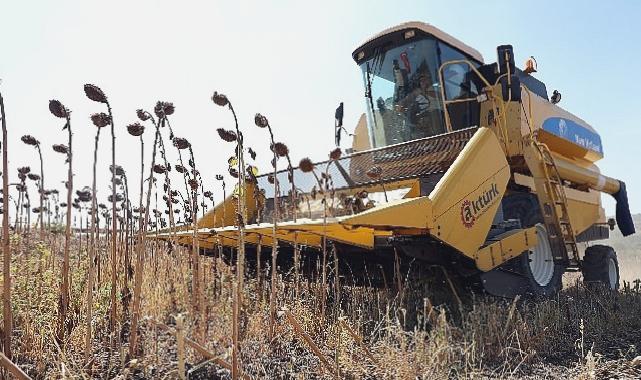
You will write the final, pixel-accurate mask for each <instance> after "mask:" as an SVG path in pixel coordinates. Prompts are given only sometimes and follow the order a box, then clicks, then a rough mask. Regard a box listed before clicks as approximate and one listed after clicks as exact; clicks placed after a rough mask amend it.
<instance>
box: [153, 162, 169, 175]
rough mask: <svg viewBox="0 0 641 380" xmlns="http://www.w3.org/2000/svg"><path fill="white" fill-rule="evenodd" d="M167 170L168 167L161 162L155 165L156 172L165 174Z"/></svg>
mask: <svg viewBox="0 0 641 380" xmlns="http://www.w3.org/2000/svg"><path fill="white" fill-rule="evenodd" d="M166 171H167V168H165V166H164V165H161V164H156V165H154V173H156V174H165V172H166Z"/></svg>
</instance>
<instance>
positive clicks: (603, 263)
mask: <svg viewBox="0 0 641 380" xmlns="http://www.w3.org/2000/svg"><path fill="white" fill-rule="evenodd" d="M582 271H583V282H584V283H585V284H586V285H588V286H603V287H606V288H607V289H609V290H617V289H619V279H620V276H619V261H618V260H617V254H616V252H615V251H614V249H613V248H612V247H609V246H607V245H593V246H590V247H588V248H587V249H586V250H585V256H583V268H582Z"/></svg>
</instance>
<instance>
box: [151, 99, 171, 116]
mask: <svg viewBox="0 0 641 380" xmlns="http://www.w3.org/2000/svg"><path fill="white" fill-rule="evenodd" d="M175 110H176V108H175V107H174V104H173V103H171V102H161V101H158V102H157V103H156V107H154V113H155V114H156V116H158V118H162V117H165V116H169V115H172V114H173V113H174V111H175Z"/></svg>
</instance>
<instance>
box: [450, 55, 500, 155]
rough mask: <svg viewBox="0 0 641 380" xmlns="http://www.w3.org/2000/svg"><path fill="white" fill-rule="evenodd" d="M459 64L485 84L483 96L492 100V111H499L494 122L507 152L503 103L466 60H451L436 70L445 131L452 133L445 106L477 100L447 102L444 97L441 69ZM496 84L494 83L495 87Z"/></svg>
mask: <svg viewBox="0 0 641 380" xmlns="http://www.w3.org/2000/svg"><path fill="white" fill-rule="evenodd" d="M461 63H463V64H466V65H468V66H469V67H470V68H471V69H472V71H473V72H474V73H475V74H476V75H477V77H478V78H479V79H480V80H481V81H483V83H484V84H485V88H486V89H487V90H486V91H485V94H486V95H487V96H488V98H489V99H490V100H492V108H493V109H497V108H498V109H499V115H498V117H497V119H496V120H497V122H498V128H499V131H500V133H501V137H502V139H503V143H504V145H505V149H506V151H507V144H508V135H507V118H506V115H505V105H504V102H503V100H502V99H499V98H498V96H497V95H495V94H494V91H493V87H494V86H493V85H492V84H490V82H489V81H488V80H487V79H486V78H485V77H484V76H483V74H481V72H480V71H478V69H477V68H476V67H475V66H474V65H473V64H472V62H470V61H469V60H467V59H459V60H453V61H447V62H444V63H443V64H442V65H441V66H440V67H439V69H438V77H439V85H440V87H441V91H440V92H441V98H442V99H443V108H444V110H445V126H446V129H447V130H448V132H451V131H452V122H451V120H450V112H449V110H448V108H447V106H448V105H449V104H454V103H463V102H471V101H474V100H477V98H469V99H454V100H447V99H446V97H445V81H444V80H443V69H444V68H445V67H446V66H449V65H455V64H461ZM500 78H501V76H499V78H498V79H500ZM498 79H497V82H496V83H498ZM496 83H495V85H496ZM497 100H498V101H497ZM497 105H498V107H497Z"/></svg>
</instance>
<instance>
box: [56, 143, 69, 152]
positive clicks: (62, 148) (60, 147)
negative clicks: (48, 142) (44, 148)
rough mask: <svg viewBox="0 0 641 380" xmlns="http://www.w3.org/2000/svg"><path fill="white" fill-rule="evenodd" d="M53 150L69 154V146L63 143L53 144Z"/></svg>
mask: <svg viewBox="0 0 641 380" xmlns="http://www.w3.org/2000/svg"><path fill="white" fill-rule="evenodd" d="M53 150H54V151H56V152H58V153H62V154H69V148H68V147H67V146H66V145H63V144H54V145H53Z"/></svg>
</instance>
